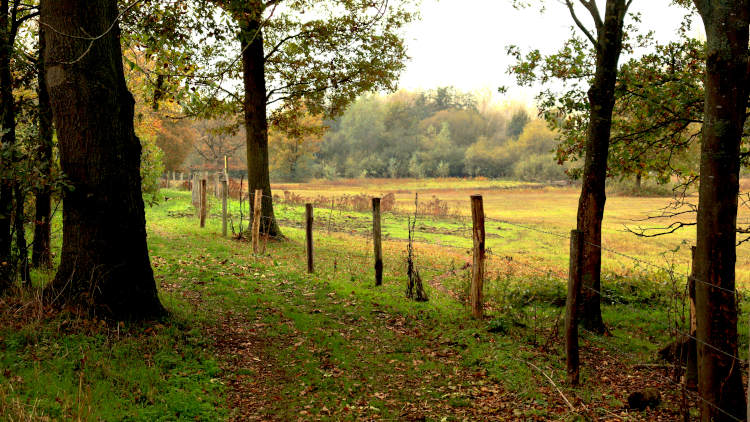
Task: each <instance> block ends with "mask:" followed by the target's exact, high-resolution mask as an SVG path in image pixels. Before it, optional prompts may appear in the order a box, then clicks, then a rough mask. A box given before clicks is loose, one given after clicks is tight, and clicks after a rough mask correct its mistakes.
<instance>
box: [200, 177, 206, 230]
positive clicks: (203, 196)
mask: <svg viewBox="0 0 750 422" xmlns="http://www.w3.org/2000/svg"><path fill="white" fill-rule="evenodd" d="M200 191H201V192H200V195H201V228H203V227H206V212H207V210H206V206H207V203H206V179H201V187H200Z"/></svg>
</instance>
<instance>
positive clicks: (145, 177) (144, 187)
mask: <svg viewBox="0 0 750 422" xmlns="http://www.w3.org/2000/svg"><path fill="white" fill-rule="evenodd" d="M140 140H141V192H142V193H143V202H145V203H146V205H149V206H152V205H154V204H157V203H158V202H159V200H160V199H161V195H160V194H159V182H160V178H161V175H162V174H163V173H164V163H163V161H162V160H163V158H164V152H162V150H161V148H159V147H158V146H157V145H156V138H155V137H151V136H148V135H141V136H140Z"/></svg>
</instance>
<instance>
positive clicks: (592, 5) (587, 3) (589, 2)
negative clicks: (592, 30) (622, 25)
mask: <svg viewBox="0 0 750 422" xmlns="http://www.w3.org/2000/svg"><path fill="white" fill-rule="evenodd" d="M579 1H580V2H581V4H582V5H583V7H585V8H586V9H587V10H588V11H589V13H590V14H591V17H592V18H593V19H594V25H595V26H596V31H597V32H600V31H601V29H602V27H603V26H604V22H603V21H602V15H601V14H600V13H599V8H598V7H597V6H596V1H595V0H579Z"/></svg>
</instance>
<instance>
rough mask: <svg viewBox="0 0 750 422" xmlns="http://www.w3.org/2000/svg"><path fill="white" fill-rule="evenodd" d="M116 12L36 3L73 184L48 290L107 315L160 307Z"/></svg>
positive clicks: (103, 4) (76, 3) (106, 3)
mask: <svg viewBox="0 0 750 422" xmlns="http://www.w3.org/2000/svg"><path fill="white" fill-rule="evenodd" d="M117 16H118V9H117V0H47V1H45V2H44V4H43V7H42V15H41V22H42V25H49V27H52V28H54V30H49V27H48V30H47V31H46V33H45V41H46V46H47V49H46V51H45V57H44V60H45V63H46V64H47V66H46V68H45V75H46V81H47V86H48V90H49V95H50V102H51V105H52V111H53V116H54V123H55V127H56V129H57V134H58V146H59V149H60V165H61V168H62V171H63V172H64V173H65V175H66V177H67V179H68V181H69V183H70V184H71V185H72V189H70V190H67V191H66V192H65V193H64V197H63V204H64V207H63V246H62V253H61V260H60V266H59V268H58V272H57V275H56V277H55V279H54V281H53V282H52V283H51V285H50V286H49V288H48V293H49V296H48V297H53V298H59V299H58V304H70V305H72V306H76V307H82V308H83V309H86V310H88V311H90V312H95V313H97V314H104V315H106V316H110V317H113V318H116V319H146V318H152V317H155V316H158V315H161V314H162V313H163V312H164V309H163V307H162V305H161V303H160V302H159V299H158V296H157V291H156V283H155V281H154V276H153V272H152V270H151V264H150V262H149V256H148V248H147V245H146V221H145V212H144V204H143V198H142V196H141V178H140V173H139V167H140V154H141V144H140V141H139V140H138V138H137V137H136V136H135V132H134V130H133V106H134V100H133V96H132V95H131V94H130V92H128V89H127V86H126V85H125V77H124V74H123V68H122V52H121V49H120V30H119V25H118V24H117V23H116V19H117ZM75 37H96V39H94V40H88V39H80V38H75Z"/></svg>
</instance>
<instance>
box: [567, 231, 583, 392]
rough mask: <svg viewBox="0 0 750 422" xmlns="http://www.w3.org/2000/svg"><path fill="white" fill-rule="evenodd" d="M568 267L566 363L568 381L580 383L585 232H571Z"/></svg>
mask: <svg viewBox="0 0 750 422" xmlns="http://www.w3.org/2000/svg"><path fill="white" fill-rule="evenodd" d="M569 265H570V266H569V269H568V300H567V303H566V312H565V352H566V353H565V363H566V365H567V370H568V382H569V383H570V384H571V385H578V382H579V379H580V377H579V375H580V359H579V356H578V299H579V297H580V295H581V277H582V273H581V267H582V266H583V232H582V231H579V230H572V231H571V232H570V264H569Z"/></svg>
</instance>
